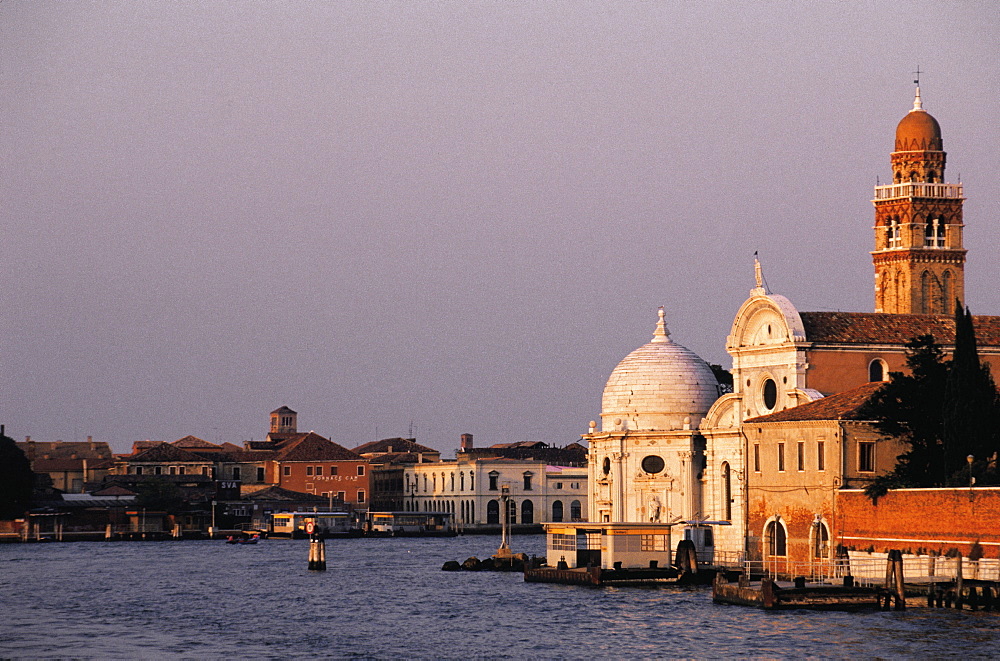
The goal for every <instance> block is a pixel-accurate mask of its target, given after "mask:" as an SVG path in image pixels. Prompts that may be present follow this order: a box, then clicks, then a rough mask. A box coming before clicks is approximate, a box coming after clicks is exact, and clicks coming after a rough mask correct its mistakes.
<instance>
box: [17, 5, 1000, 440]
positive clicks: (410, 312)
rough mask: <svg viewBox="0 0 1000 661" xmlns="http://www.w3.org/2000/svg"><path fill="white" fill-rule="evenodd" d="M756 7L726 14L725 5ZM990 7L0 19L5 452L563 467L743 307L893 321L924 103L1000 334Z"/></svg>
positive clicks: (124, 13) (716, 340)
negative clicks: (221, 449) (765, 289)
mask: <svg viewBox="0 0 1000 661" xmlns="http://www.w3.org/2000/svg"><path fill="white" fill-rule="evenodd" d="M737 5H739V6H737ZM998 34H1000V9H998V6H997V5H996V4H995V3H994V2H958V3H940V2H856V3H855V2H808V3H804V2H788V3H781V2H761V3H728V2H679V1H678V2H600V3H588V2H582V1H580V0H573V1H572V2H549V3H545V2H500V1H497V2H415V1H406V2H330V3H311V2H310V3H307V2H296V3H283V2H225V3H223V2H198V3H193V2H190V3H175V2H169V3H167V2H121V3H118V2H98V3H90V2H87V3H64V2H24V1H18V0H13V1H11V0H8V1H6V2H2V3H0V158H2V160H0V163H2V168H0V218H2V222H3V234H2V242H0V258H2V268H0V274H2V279H0V295H2V305H0V310H2V312H0V324H2V328H0V331H2V332H0V369H2V374H0V376H2V379H0V382H2V398H0V422H2V423H4V424H6V426H7V432H8V434H9V435H11V436H14V437H15V438H18V439H23V437H24V436H25V435H29V434H30V435H31V436H32V437H33V438H36V439H39V440H56V439H62V440H83V439H85V438H86V436H87V435H92V436H94V438H95V439H97V440H103V441H109V442H111V443H112V446H113V447H114V448H115V449H116V450H119V451H121V450H124V449H126V448H128V447H130V446H131V443H132V442H133V441H135V440H143V439H147V438H148V439H154V440H165V441H171V440H175V439H177V438H180V437H181V436H184V435H186V434H194V435H196V436H200V437H202V438H205V439H207V440H210V441H234V442H239V441H242V440H244V439H248V438H258V439H259V438H261V437H262V436H263V435H264V434H265V433H266V431H267V414H268V412H270V411H271V410H272V409H274V408H277V407H278V406H281V405H288V406H291V407H292V408H294V409H296V410H297V411H299V421H300V428H302V429H305V430H309V429H313V430H315V431H317V432H319V433H321V434H323V435H325V436H329V437H331V438H333V440H335V441H337V442H338V443H341V444H343V445H345V446H348V447H354V446H356V445H359V444H361V443H363V442H366V441H370V440H373V439H375V438H377V437H389V436H398V435H406V434H407V433H408V431H409V427H410V424H411V422H412V424H413V425H414V428H415V434H416V436H417V438H418V440H420V441H421V442H422V443H425V444H427V445H430V446H432V447H436V448H438V449H441V450H442V451H444V452H445V453H446V454H447V453H450V452H451V450H453V449H454V448H455V447H456V446H457V445H458V437H459V434H461V433H463V432H470V433H473V434H475V435H476V440H477V443H495V442H506V441H513V440H523V439H540V440H545V441H549V442H552V443H557V444H565V443H568V442H572V441H574V440H576V439H577V438H578V436H579V434H580V433H583V432H586V430H587V422H588V421H589V420H591V419H594V418H596V417H597V416H598V415H599V413H600V399H601V391H602V389H603V386H604V382H605V380H606V378H607V376H608V374H609V373H610V371H611V370H612V369H613V368H614V366H615V365H616V364H617V363H618V361H619V360H621V358H623V357H624V356H625V355H626V354H627V353H628V352H629V351H631V350H632V349H634V348H636V347H638V346H639V345H641V344H643V343H645V342H647V341H649V339H650V338H651V336H652V331H653V327H654V325H655V322H656V308H657V307H658V306H659V305H664V306H665V307H666V310H667V321H668V325H669V327H670V329H671V331H672V334H673V339H674V340H676V341H678V342H680V343H681V344H684V345H686V346H687V347H689V348H691V349H693V350H694V351H696V352H697V353H699V354H700V355H701V356H702V357H704V358H705V359H706V360H709V361H710V362H722V363H724V364H726V365H727V366H728V365H730V364H731V363H730V362H729V360H728V356H727V355H726V353H725V349H724V345H725V339H726V335H727V333H728V331H729V328H730V324H731V323H732V319H733V316H734V314H735V312H736V310H737V308H738V307H739V305H740V304H741V303H742V301H743V300H744V299H745V298H746V296H747V293H748V290H749V289H750V288H751V287H752V286H753V267H752V255H753V252H754V250H759V251H760V254H761V259H762V262H763V265H764V273H765V276H766V278H767V281H768V284H769V285H770V287H771V289H772V290H773V291H775V292H777V293H782V294H785V295H787V296H789V297H790V298H791V299H792V301H793V302H794V303H795V304H796V305H797V306H798V308H799V309H800V310H836V309H840V310H856V311H871V310H872V309H873V294H872V267H871V257H870V255H869V250H871V248H872V242H873V241H872V231H871V226H872V223H873V211H872V206H871V202H870V199H871V196H872V186H873V185H874V184H875V179H876V176H879V177H881V179H882V181H883V182H885V181H886V180H887V179H888V177H889V175H890V169H889V152H890V151H891V150H892V147H893V137H894V130H895V126H896V123H897V122H898V121H899V119H901V118H902V117H903V116H904V115H905V114H906V112H907V111H908V110H909V109H910V107H911V105H912V99H913V85H912V74H911V72H912V71H913V70H914V69H915V68H916V66H917V65H918V64H919V65H920V68H921V69H922V70H926V73H925V74H924V75H923V76H922V81H921V87H922V92H923V97H924V102H925V108H927V109H928V110H929V111H930V112H931V113H932V114H933V115H934V116H935V117H936V118H937V119H938V121H939V122H940V123H941V126H942V130H943V133H944V145H945V149H946V150H947V152H948V171H947V178H948V179H949V180H950V181H956V180H957V179H958V177H959V175H961V178H962V181H963V182H964V183H965V185H966V189H965V190H966V195H967V197H968V201H967V202H966V205H965V220H966V235H965V238H966V247H967V248H969V261H968V266H967V270H966V291H967V297H968V303H969V304H970V306H971V307H972V310H973V312H975V313H979V314H1000V291H998V288H997V277H996V273H997V271H996V267H997V263H998V262H997V255H998V253H1000V227H998V220H1000V219H998V216H997V209H998V208H1000V178H998V176H997V173H998V172H1000V132H998V129H997V127H998V119H997V118H998V117H1000V91H998V90H1000V75H998V71H1000V69H998V64H997V63H998V62H1000V38H998Z"/></svg>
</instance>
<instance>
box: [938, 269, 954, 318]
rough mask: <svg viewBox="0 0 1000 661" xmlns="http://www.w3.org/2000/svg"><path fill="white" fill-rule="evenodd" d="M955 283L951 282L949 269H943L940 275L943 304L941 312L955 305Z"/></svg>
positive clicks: (946, 311) (945, 311)
mask: <svg viewBox="0 0 1000 661" xmlns="http://www.w3.org/2000/svg"><path fill="white" fill-rule="evenodd" d="M955 298H956V297H955V284H954V282H952V276H951V271H945V272H944V275H943V276H941V303H942V305H944V310H943V312H944V313H945V314H948V311H949V310H950V309H951V308H952V306H954V305H955Z"/></svg>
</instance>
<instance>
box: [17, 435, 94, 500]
mask: <svg viewBox="0 0 1000 661" xmlns="http://www.w3.org/2000/svg"><path fill="white" fill-rule="evenodd" d="M17 447H19V448H21V451H22V452H24V456H26V457H27V458H28V462H29V463H30V464H31V470H32V471H34V472H35V473H37V474H39V475H47V476H48V477H49V479H50V480H51V481H52V488H54V489H58V490H59V491H62V492H64V493H83V491H84V487H85V485H86V484H87V483H88V482H99V481H100V480H101V478H103V477H104V476H105V475H107V473H108V468H109V466H110V461H111V456H112V455H111V448H110V447H108V444H107V443H104V442H100V441H94V439H93V438H92V437H90V436H88V437H87V440H86V441H84V442H77V441H34V440H32V439H31V437H30V436H28V437H27V438H26V439H25V440H24V442H23V443H17Z"/></svg>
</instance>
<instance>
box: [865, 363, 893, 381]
mask: <svg viewBox="0 0 1000 661" xmlns="http://www.w3.org/2000/svg"><path fill="white" fill-rule="evenodd" d="M888 380H889V371H888V366H887V365H886V364H885V361H884V360H882V359H881V358H876V359H875V360H873V361H872V362H870V363H868V381H869V382H871V383H874V382H876V381H888Z"/></svg>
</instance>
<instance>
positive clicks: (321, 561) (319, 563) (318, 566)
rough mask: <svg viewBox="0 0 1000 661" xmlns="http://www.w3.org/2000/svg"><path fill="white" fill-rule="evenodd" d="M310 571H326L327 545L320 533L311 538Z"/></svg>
mask: <svg viewBox="0 0 1000 661" xmlns="http://www.w3.org/2000/svg"><path fill="white" fill-rule="evenodd" d="M309 569H311V570H313V571H326V544H325V543H324V542H323V538H322V537H321V536H320V535H319V533H313V534H312V535H311V536H310V537H309Z"/></svg>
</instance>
